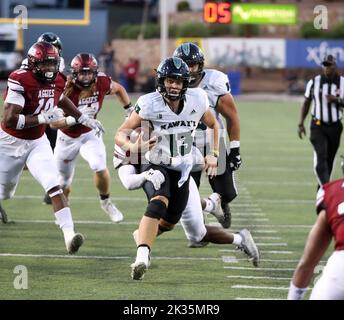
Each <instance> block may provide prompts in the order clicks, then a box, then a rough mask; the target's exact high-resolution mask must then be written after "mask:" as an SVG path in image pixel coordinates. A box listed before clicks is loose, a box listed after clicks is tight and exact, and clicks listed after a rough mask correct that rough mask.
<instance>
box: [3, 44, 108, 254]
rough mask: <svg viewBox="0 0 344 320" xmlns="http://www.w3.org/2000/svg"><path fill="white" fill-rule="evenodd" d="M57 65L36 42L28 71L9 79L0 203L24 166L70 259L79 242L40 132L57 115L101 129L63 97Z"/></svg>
mask: <svg viewBox="0 0 344 320" xmlns="http://www.w3.org/2000/svg"><path fill="white" fill-rule="evenodd" d="M59 61H60V57H59V53H58V50H57V49H56V48H55V47H54V46H53V45H52V44H50V43H47V42H37V43H35V44H33V45H32V47H31V48H30V49H29V51H28V68H27V69H24V70H23V69H19V70H16V71H14V72H12V73H11V74H10V76H9V78H8V82H7V90H6V93H5V101H4V111H3V114H2V121H1V129H0V152H1V157H0V167H1V171H0V200H3V199H9V198H12V197H13V195H14V193H15V190H16V187H17V184H18V182H19V178H20V175H21V172H22V170H23V168H24V166H25V164H26V166H27V168H28V169H29V171H30V172H31V174H32V176H33V177H34V178H35V179H36V180H37V181H38V182H39V183H40V184H41V185H42V187H43V188H44V190H45V191H46V192H47V193H48V194H49V196H50V198H51V200H52V206H53V210H54V214H55V217H56V223H57V224H58V225H59V226H60V228H61V229H62V231H63V234H64V240H65V244H66V248H67V251H68V252H69V253H71V254H73V253H75V252H77V251H78V249H79V247H80V246H81V245H82V243H83V239H84V238H83V236H82V235H81V234H80V233H75V231H74V224H73V220H72V214H71V210H70V208H69V207H68V205H67V201H66V198H65V196H64V195H63V191H62V189H61V187H60V186H59V181H58V171H57V167H56V163H55V160H54V156H53V152H52V149H51V147H50V145H49V141H48V139H47V137H46V135H45V134H44V131H45V128H46V126H47V124H49V123H52V122H54V121H59V120H60V119H61V118H62V110H63V111H64V112H65V113H66V114H69V115H70V116H73V117H75V119H76V120H75V121H77V122H78V123H82V124H84V125H86V126H88V127H90V128H92V129H94V130H95V131H96V132H97V133H100V132H101V131H103V127H102V125H101V124H100V122H99V121H96V120H94V119H90V118H88V117H87V116H86V115H83V114H82V113H81V112H80V111H79V110H78V109H77V108H76V107H75V105H74V104H73V103H72V102H71V101H70V100H69V99H68V98H67V97H66V96H64V95H63V89H64V87H65V82H66V78H65V76H64V75H63V74H62V73H60V72H59ZM56 106H58V107H59V108H61V109H62V110H61V109H59V108H57V107H56Z"/></svg>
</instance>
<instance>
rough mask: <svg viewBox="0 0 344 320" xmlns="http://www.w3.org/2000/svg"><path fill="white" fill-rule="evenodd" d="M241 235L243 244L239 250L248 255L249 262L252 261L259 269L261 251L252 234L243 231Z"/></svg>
mask: <svg viewBox="0 0 344 320" xmlns="http://www.w3.org/2000/svg"><path fill="white" fill-rule="evenodd" d="M239 234H240V235H241V237H242V242H241V244H240V245H239V246H238V249H239V250H242V251H244V252H245V253H246V255H247V256H248V258H249V260H250V261H252V263H253V265H254V266H255V267H258V264H259V250H258V248H257V246H256V244H255V242H254V240H253V238H252V235H251V232H250V231H248V230H247V229H242V230H241V231H240V232H239Z"/></svg>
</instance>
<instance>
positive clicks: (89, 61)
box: [70, 53, 98, 88]
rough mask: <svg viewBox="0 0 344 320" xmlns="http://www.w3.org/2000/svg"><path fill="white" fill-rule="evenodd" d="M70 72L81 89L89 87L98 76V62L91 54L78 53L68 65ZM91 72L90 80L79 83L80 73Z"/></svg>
mask: <svg viewBox="0 0 344 320" xmlns="http://www.w3.org/2000/svg"><path fill="white" fill-rule="evenodd" d="M70 66H71V71H72V75H73V78H74V80H75V82H76V83H77V84H78V85H80V86H81V87H84V88H87V87H89V86H90V85H91V84H92V83H93V82H94V81H95V80H96V77H97V74H98V62H97V60H96V58H95V57H94V56H93V54H91V53H78V54H77V55H76V56H75V57H74V58H73V60H72V62H71V63H70ZM83 71H84V72H92V74H93V77H92V79H90V80H88V79H85V81H79V80H78V75H79V73H81V72H83Z"/></svg>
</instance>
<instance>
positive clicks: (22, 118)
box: [16, 114, 25, 130]
mask: <svg viewBox="0 0 344 320" xmlns="http://www.w3.org/2000/svg"><path fill="white" fill-rule="evenodd" d="M24 127H25V116H24V115H23V114H20V115H19V116H18V122H17V126H16V129H17V130H23V129H24Z"/></svg>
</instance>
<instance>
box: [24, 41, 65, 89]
mask: <svg viewBox="0 0 344 320" xmlns="http://www.w3.org/2000/svg"><path fill="white" fill-rule="evenodd" d="M27 60H28V68H29V69H30V70H32V72H33V74H34V75H35V77H36V78H37V79H38V80H39V81H41V82H51V81H54V80H55V78H56V76H57V74H58V72H59V65H60V55H59V52H58V50H57V48H56V47H55V46H53V45H52V44H50V43H48V42H36V43H34V44H33V45H32V46H31V48H30V49H29V51H28V53H27Z"/></svg>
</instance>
